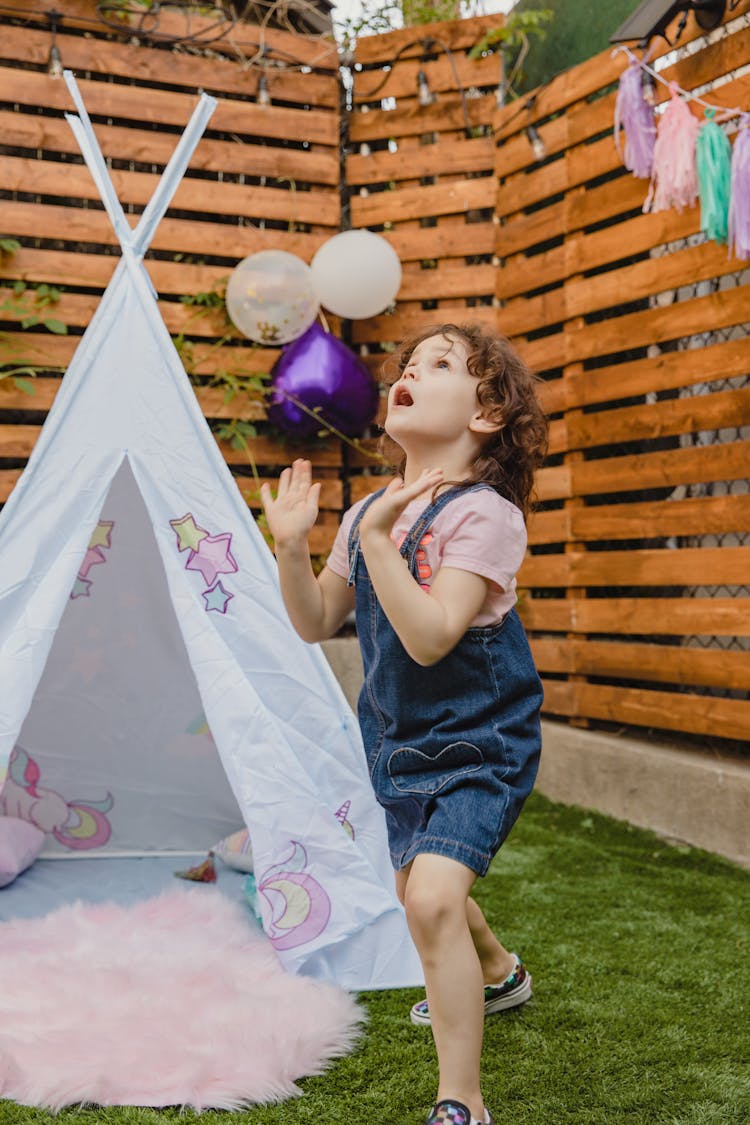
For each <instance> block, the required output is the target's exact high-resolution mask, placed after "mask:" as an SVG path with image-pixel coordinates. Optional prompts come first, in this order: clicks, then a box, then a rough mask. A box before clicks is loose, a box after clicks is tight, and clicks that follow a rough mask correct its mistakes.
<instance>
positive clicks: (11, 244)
mask: <svg viewBox="0 0 750 1125" xmlns="http://www.w3.org/2000/svg"><path fill="white" fill-rule="evenodd" d="M0 247H1V248H2V253H3V254H5V255H9V254H15V253H16V250H18V249H20V243H18V242H17V241H16V240H15V239H13V238H3V239H0ZM61 292H62V290H61V289H59V288H58V287H57V286H55V285H47V284H42V285H37V286H28V285H27V284H26V282H25V281H20V280H19V281H16V282H14V284H13V286H12V288H11V289H10V291H8V293H7V294H6V295H5V296H4V297H2V298H1V299H0V318H2V319H6V318H7V319H13V320H19V321H20V325H21V329H22V330H24V331H25V330H27V329H29V328H35V327H37V326H38V325H41V327H42V328H45V329H46V330H47V331H48V332H52V333H53V334H54V335H56V336H66V335H67V333H68V326H67V324H65V323H64V322H63V321H62V320H58V319H57V318H56V317H53V316H48V315H46V311H47V310H49V309H50V308H53V307H54V306H55V305H56V304H57V303H58V301H59V300H60V295H61ZM3 314H6V315H5V316H4V315H3ZM0 345H1V346H2V349H3V351H4V352H6V353H8V354H10V355H13V360H12V362H10V363H5V364H3V365H2V366H0V382H2V381H3V380H10V382H11V383H12V384H13V386H14V387H15V388H16V390H19V391H22V392H23V393H24V394H28V395H32V394H33V393H34V388H33V386H32V385H31V383H29V382H28V379H29V378H34V376H35V375H37V373H38V372H39V371H49V370H55V371H61V370H62V368H61V367H59V366H58V365H50V364H46V363H38V364H37V363H34V362H32V361H31V360H30V359H28V357H27V354H26V353H27V352H28V351H32V352H37V353H39V354H40V355H44V349H43V348H35V347H33V345H31V344H25V345H21V344H20V343H19V342H18V341H17V340H16V339H15V338H14V337H13V336H12V335H11V334H10V333H9V332H0Z"/></svg>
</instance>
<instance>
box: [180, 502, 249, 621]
mask: <svg viewBox="0 0 750 1125" xmlns="http://www.w3.org/2000/svg"><path fill="white" fill-rule="evenodd" d="M169 526H170V527H171V528H172V530H173V531H174V533H175V535H176V536H177V550H178V551H188V552H189V554H188V557H187V562H186V563H185V570H195V571H197V572H198V573H199V574H200V575H201V576H202V578H203V581H204V582H205V583H206V586H207V587H208V589H206V590H204V591H203V592H202V594H201V597H202V598H203V600H204V601H205V603H206V604H205V610H206V613H212V612H213V613H226V612H227V605H228V604H229V602H230V601H231V600H232V598H233V597H234V594H231V593H230V592H229V591H228V590H227V589H225V587H224V586H223V585H222V584H221V582H219V581H218V578H219V575H220V574H235V573H236V571H237V570H238V566H237V562H236V560H235V558H234V556H233V555H232V551H231V547H232V535H231V532H229V531H224V532H222V533H221V534H220V535H211V534H210V532H208V531H207V530H206V529H205V528H204V527H199V526H198V524H197V523H196V521H195V517H194V515H193V513H192V512H188V513H187V515H185V516H182V518H181V519H175V520H170V521H169Z"/></svg>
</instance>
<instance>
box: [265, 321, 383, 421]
mask: <svg viewBox="0 0 750 1125" xmlns="http://www.w3.org/2000/svg"><path fill="white" fill-rule="evenodd" d="M271 388H272V395H271V401H270V406H269V408H268V419H269V421H270V422H273V423H274V424H275V425H277V426H279V427H280V428H281V429H283V430H286V431H287V432H288V433H293V434H297V435H299V436H301V437H303V436H306V435H309V434H313V433H315V432H316V431H317V430H320V429H321V428H323V426H322V423H324V422H327V423H329V425H331V426H334V427H335V428H336V429H337V430H340V431H341V433H343V434H346V435H347V436H349V437H351V436H353V435H354V434H359V433H361V432H362V430H363V429H364V428H365V426H367V425H368V424H369V423H370V422H371V421H372V420H373V418H374V417H375V412H376V410H377V406H378V397H379V395H378V387H377V384H376V383H375V380H374V379H373V378H372V376H371V374H370V372H369V371H368V369H367V367H366V366H365V365H364V364H363V363H362V362H361V360H359V359H358V358H357V356H356V355H354V353H353V352H352V351H350V349H349V348H347V346H346V344H343V343H342V342H341V340H339V339H337V338H336V337H335V336H332V335H331V334H330V333H329V332H325V331H324V329H323V328H321V326H320V325H319V324H317V323H316V324H313V325H312V327H311V328H308V330H307V332H305V334H304V335H303V336H300V338H299V339H298V340H295V341H294V343H293V344H289V346H288V347H286V348H284V349H283V351H282V354H281V356H280V357H279V359H278V360H277V361H276V364H275V365H274V368H273V372H272V384H271Z"/></svg>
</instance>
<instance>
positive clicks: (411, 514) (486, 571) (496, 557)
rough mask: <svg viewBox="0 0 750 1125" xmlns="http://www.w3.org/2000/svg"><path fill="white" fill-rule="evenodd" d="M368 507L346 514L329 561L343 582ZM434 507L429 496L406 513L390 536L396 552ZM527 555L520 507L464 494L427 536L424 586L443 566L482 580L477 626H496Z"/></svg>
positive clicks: (422, 550) (484, 492)
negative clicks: (353, 536) (353, 534)
mask: <svg viewBox="0 0 750 1125" xmlns="http://www.w3.org/2000/svg"><path fill="white" fill-rule="evenodd" d="M365 499H366V497H365ZM364 502H365V501H364V500H359V501H358V502H357V503H356V504H354V505H353V507H351V508H350V509H349V510H348V512H346V513H345V514H344V518H343V520H342V521H341V526H340V527H339V530H338V533H337V535H336V539H335V542H334V544H333V548H332V550H331V553H330V555H329V556H328V563H327V565H328V567H329V568H330V570H332V571H333V572H334V574H338V575H340V576H341V577H342V578H348V577H349V562H348V558H347V545H348V542H349V532H350V531H351V526H352V522H353V520H354V519H355V517H356V515H357V513H358V512H359V509H360V508H361V507H362V505H363V504H364ZM429 502H430V500H429V496H427V497H421V496H420V497H419V498H418V499H417V500H412V502H411V504H408V505H407V507H406V508H405V509H404V511H403V512H402V514H401V517H400V518H399V519H398V520H397V521H396V523H395V524H394V527H393V532H392V533H391V538H392V539H393V541H394V543H396V545H397V546H399V547H400V546H401V544H402V543H403V541H404V537H405V536H406V534H407V532H408V531H409V529H410V528H411V527H413V525H414V524H415V523H416V521H417V519H418V518H419V516H420V514H421V513H422V512H423V511H424V509H425V508H426V507H427V506H428V504H429ZM525 553H526V525H525V523H524V519H523V516H522V514H521V512H520V511H519V510H518V508H517V507H516V506H515V504H511V503H510V501H509V500H505V499H503V497H502V496H498V494H497V493H496V492H494V491H490V489H488V488H483V489H481V490H478V491H476V492H465V493H462V494H461V495H460V496H457V497H456V499H455V500H451V502H450V503H449V504H446V506H445V507H444V508H443V509H442V510H441V511H440V512H438V514H437V516H436V517H435V522H434V523H433V525H432V527H430V528H428V529H427V531H426V532H425V533H424V535H423V536H422V540H421V542H420V544H419V549H418V551H417V564H418V569H419V579H420V584H421V585H422V587H423V588H424V589H429V588H430V585H431V583H432V581H433V579H434V577H435V575H436V574H437V572H438V570H439V569H440V567H441V566H451V567H455V569H456V570H470V571H471V572H472V574H479V575H481V577H482V578H486V579H488V581H489V585H488V587H487V597H486V599H485V601H484V604H483V605H482V608H481V609H480V611H479V613H478V614H477V616H476V617H475V618H474V621H473V622H472V624H473V625H493V624H494V623H495V622H496V621H500V619H501V618H502V617H504V616H505V614H506V613H507V612H508V611H509V610H510V609H512V608H513V606H514V605H515V603H516V572H517V571H518V568H519V567H520V565H521V563H522V562H523V558H524V555H525Z"/></svg>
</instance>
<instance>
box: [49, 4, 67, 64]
mask: <svg viewBox="0 0 750 1125" xmlns="http://www.w3.org/2000/svg"><path fill="white" fill-rule="evenodd" d="M47 19H48V20H49V24H50V29H51V31H52V45H51V46H50V49H49V55H48V56H47V74H49V76H50V78H62V76H63V70H64V69H65V68H64V67H63V61H62V55H61V54H60V48H59V47H58V46H57V26H58V24H59V23H60V21H61V19H62V16H61V14H60V12H58V11H56V10H55V9H54V8H53V9H52V10H51V11H50V12H47Z"/></svg>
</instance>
